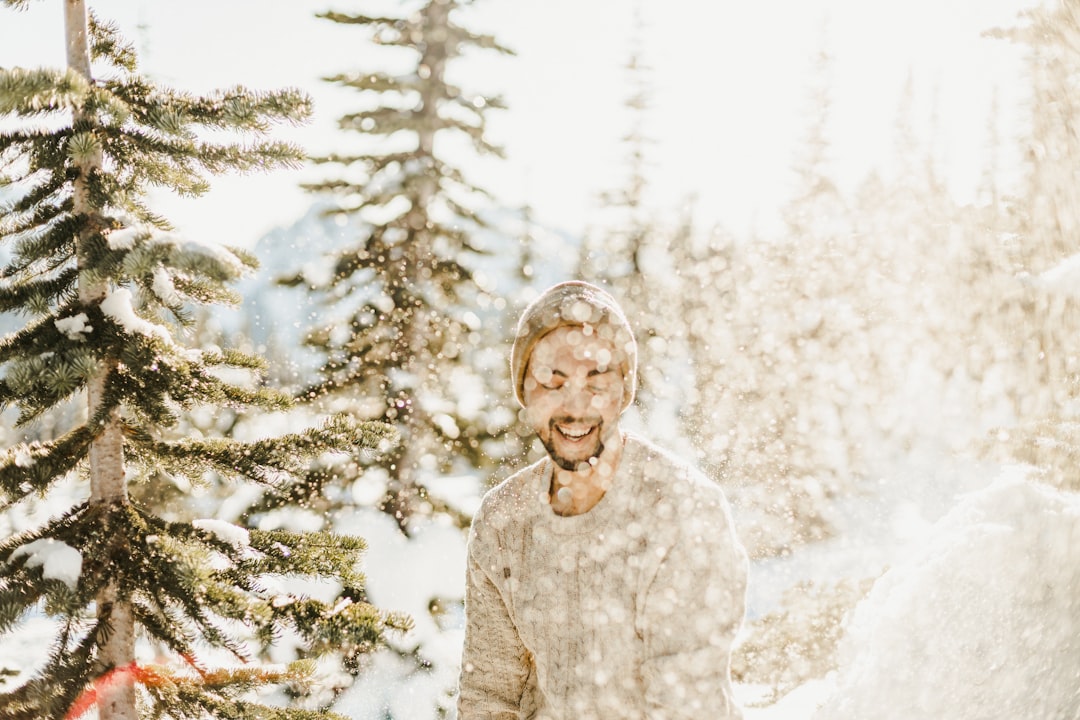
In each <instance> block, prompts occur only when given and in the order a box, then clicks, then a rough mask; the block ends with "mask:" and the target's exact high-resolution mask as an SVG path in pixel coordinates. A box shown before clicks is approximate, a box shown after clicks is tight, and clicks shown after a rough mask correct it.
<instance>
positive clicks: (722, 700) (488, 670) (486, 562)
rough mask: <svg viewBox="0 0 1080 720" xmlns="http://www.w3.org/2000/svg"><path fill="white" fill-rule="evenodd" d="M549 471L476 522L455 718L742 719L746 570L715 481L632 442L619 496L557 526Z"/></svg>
mask: <svg viewBox="0 0 1080 720" xmlns="http://www.w3.org/2000/svg"><path fill="white" fill-rule="evenodd" d="M551 471H552V464H551V461H550V460H548V459H547V458H545V459H543V460H541V461H540V462H538V463H536V464H535V465H532V466H530V467H528V468H526V469H525V470H522V471H521V472H519V473H517V474H515V475H514V476H513V477H510V478H509V479H507V480H506V481H505V482H503V483H502V484H500V485H499V486H497V487H495V488H493V489H492V490H491V491H490V492H489V493H488V494H487V495H486V496H485V497H484V501H483V503H482V505H481V508H480V511H479V512H478V513H477V515H476V518H475V519H474V520H473V526H472V531H471V534H470V539H469V559H468V571H467V572H468V576H467V586H466V596H465V612H466V630H465V648H464V653H463V656H462V671H461V683H460V695H459V699H458V718H459V720H509V719H511V718H513V719H515V720H517V719H518V718H523V719H524V718H528V719H532V720H618V719H620V718H638V719H643V718H649V719H650V720H652V719H654V718H656V719H659V718H696V719H701V718H705V719H708V720H722V719H724V718H740V717H742V714H741V712H740V711H739V709H738V707H737V706H736V705H735V704H734V702H733V700H732V697H731V682H730V676H729V675H730V674H729V665H730V656H731V643H732V640H733V638H734V636H735V633H736V632H737V630H738V629H739V626H740V624H741V622H742V618H743V611H744V608H745V595H746V571H747V561H746V554H745V552H744V551H743V548H742V546H741V545H740V544H739V541H738V539H737V538H736V536H735V532H734V529H733V527H732V523H731V516H730V513H729V510H728V506H727V502H726V501H725V499H724V496H723V493H722V492H721V491H720V489H719V487H718V486H717V485H716V484H715V483H713V482H711V481H709V480H708V479H706V478H705V477H704V476H702V475H701V474H700V473H699V472H697V471H696V470H694V469H692V468H690V467H689V466H688V465H686V464H685V463H684V462H682V461H680V460H678V459H677V458H675V457H673V456H671V455H669V454H667V453H666V452H664V451H663V450H660V449H659V448H656V447H655V446H652V445H649V444H647V443H645V442H644V441H642V440H640V439H638V438H635V437H634V436H629V437H628V439H627V442H626V447H625V449H624V451H623V456H622V460H621V462H620V464H619V469H618V471H617V473H616V480H615V483H614V485H613V486H612V487H611V489H609V490H608V491H607V493H606V494H605V495H604V497H603V498H602V499H601V500H600V502H599V503H597V505H596V506H595V507H593V508H592V509H591V510H590V511H589V512H587V513H584V514H582V515H575V516H570V517H561V516H558V515H556V514H555V513H554V512H552V510H551V507H550V506H549V505H548V504H547V501H546V500H545V495H546V492H547V489H548V487H549V484H550V481H551Z"/></svg>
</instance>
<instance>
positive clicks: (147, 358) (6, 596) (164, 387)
mask: <svg viewBox="0 0 1080 720" xmlns="http://www.w3.org/2000/svg"><path fill="white" fill-rule="evenodd" d="M26 2H27V0H4V4H5V5H7V6H8V7H16V8H18V7H19V6H21V5H25V4H26ZM64 7H65V11H64V12H65V28H66V37H65V36H63V35H61V33H60V32H59V29H58V33H57V35H58V37H57V39H58V41H59V40H61V39H64V40H66V45H67V49H68V67H67V68H66V69H60V70H56V69H31V70H28V69H20V68H2V69H0V114H2V115H3V116H6V117H8V118H10V119H13V120H14V121H15V122H16V129H14V130H5V131H4V132H3V133H0V167H3V168H4V172H5V175H6V177H7V180H8V181H9V183H10V184H12V186H13V187H14V188H15V190H16V191H17V192H16V194H15V199H14V200H12V201H11V202H9V203H8V204H7V205H5V206H4V207H3V208H2V209H0V241H2V242H4V243H5V244H6V245H9V246H11V247H12V249H13V254H12V257H11V260H10V261H9V262H8V263H7V265H6V266H5V267H4V268H3V270H2V271H0V311H20V312H22V313H24V314H25V315H26V316H28V320H27V322H26V325H25V326H24V327H23V328H22V329H21V330H19V331H17V332H15V333H13V334H11V335H9V336H6V337H5V338H3V339H2V340H0V407H5V408H7V407H16V408H18V410H19V411H20V413H19V419H18V422H19V423H20V425H22V426H29V425H30V424H32V423H34V422H35V421H36V420H37V419H38V418H41V417H43V416H45V415H47V414H48V413H49V412H50V411H51V410H52V409H53V408H55V407H56V406H58V405H59V404H61V403H63V402H65V401H66V400H69V399H71V398H78V397H82V398H83V399H84V401H85V407H86V412H85V415H84V421H83V422H82V423H81V424H78V425H77V426H75V427H72V428H71V429H70V430H69V431H67V432H66V433H64V434H62V435H61V436H59V437H57V438H55V439H54V440H51V441H47V442H31V443H21V444H18V445H16V446H14V447H9V448H7V449H6V450H4V451H3V452H2V453H0V507H2V508H3V509H5V510H6V511H7V512H18V510H19V507H20V504H22V503H24V502H26V501H27V499H29V498H32V497H53V498H56V499H57V502H58V504H59V503H63V505H62V506H61V507H59V508H58V509H57V512H58V514H57V515H55V516H54V517H53V518H52V519H50V520H48V521H47V522H45V523H43V524H42V525H40V526H38V527H35V528H32V529H29V530H27V531H25V532H21V533H19V534H17V535H16V536H14V537H8V538H5V539H4V540H3V542H2V543H0V633H5V634H6V633H9V632H13V631H18V630H19V628H20V624H21V623H22V621H23V620H24V619H25V618H26V617H27V614H28V613H33V612H40V611H44V612H45V613H47V614H48V615H49V616H50V617H52V618H53V619H54V620H55V632H54V634H53V639H52V643H51V646H50V647H49V648H48V652H47V656H44V654H43V657H42V658H40V662H36V661H34V664H33V665H32V666H28V667H27V668H25V669H24V672H23V674H22V675H21V676H20V677H19V679H18V682H19V683H20V684H19V685H18V686H17V687H14V688H13V689H11V690H8V691H6V692H3V693H2V694H0V717H4V718H54V719H56V720H59V719H60V718H64V717H68V716H70V717H76V716H79V715H81V714H83V713H84V712H85V711H86V710H87V709H88V708H89V706H90V704H92V703H96V704H97V710H98V717H100V718H102V720H121V719H122V720H135V718H138V717H172V718H205V717H221V718H254V717H260V718H304V717H320V718H321V717H327V715H326V714H323V713H317V712H313V711H312V712H309V711H304V710H299V709H291V708H285V707H268V706H266V705H264V704H263V703H262V702H260V700H259V697H258V695H257V694H255V693H253V692H252V691H254V690H257V689H258V688H260V687H262V686H265V685H267V684H272V683H302V682H305V681H306V680H307V678H308V677H310V675H311V673H312V671H313V669H314V664H313V663H312V662H311V661H307V662H303V663H298V664H295V665H293V666H290V667H278V668H274V667H268V666H263V665H260V664H258V663H249V664H244V663H245V661H247V660H248V659H249V658H250V657H251V656H252V655H253V654H254V652H255V651H256V650H257V649H258V648H259V646H260V645H265V644H270V643H273V642H274V640H275V638H277V637H279V636H280V635H281V634H282V633H286V632H289V633H295V634H296V635H297V636H299V637H300V638H301V642H303V643H305V644H307V645H308V647H309V648H310V650H311V652H312V653H315V654H317V653H318V652H319V651H320V649H323V648H327V647H334V648H338V647H341V646H343V645H346V646H348V645H351V646H358V647H369V648H370V647H373V646H375V645H376V644H378V643H379V642H380V640H381V639H382V637H383V633H384V631H385V630H386V629H387V628H388V627H396V626H406V625H407V620H406V619H404V618H399V617H395V616H393V615H385V614H383V613H381V612H379V611H377V610H376V609H375V608H374V607H372V606H371V605H370V604H368V603H367V602H366V601H365V599H364V589H363V579H362V577H361V576H360V574H359V573H358V570H357V557H358V554H359V552H360V551H361V550H362V548H363V542H362V540H360V539H359V538H353V537H343V536H334V535H331V534H325V533H314V534H298V533H289V532H279V531H273V532H257V531H251V532H247V531H243V530H241V529H239V528H237V527H235V526H233V525H230V524H228V523H226V522H223V521H221V520H218V519H215V518H209V519H204V520H201V521H199V520H196V521H194V522H171V521H166V520H165V519H163V518H161V517H160V516H158V515H156V514H155V512H154V509H153V508H152V507H149V506H146V505H144V504H140V503H138V502H136V501H135V500H134V499H133V498H132V496H131V495H130V494H129V492H128V488H129V485H130V484H131V483H133V482H137V481H139V480H140V479H142V478H145V477H147V476H148V475H149V474H151V473H164V474H167V475H170V476H172V477H175V478H177V479H178V480H182V481H183V482H187V483H191V484H193V485H198V484H199V483H200V481H201V480H202V479H203V478H204V477H205V476H206V475H207V474H216V475H217V476H221V477H225V478H232V479H234V480H237V481H239V482H244V481H251V482H255V483H258V484H259V485H260V486H261V487H262V488H263V490H264V492H266V493H268V494H280V493H286V492H288V487H289V485H290V483H291V482H292V480H293V479H294V477H295V476H296V474H297V473H299V472H300V471H301V470H302V469H303V465H304V464H305V462H306V460H305V459H306V458H307V457H308V456H311V455H313V454H319V453H324V452H328V451H342V450H344V449H346V448H351V447H352V446H353V445H356V444H359V445H363V446H366V447H373V446H375V445H376V444H378V443H379V442H380V441H381V440H383V439H384V438H385V437H386V433H384V432H381V431H379V430H378V428H376V427H375V426H367V425H362V424H358V423H356V422H354V421H352V420H349V419H347V418H334V419H331V420H329V421H327V422H326V423H325V424H324V425H323V426H321V427H316V428H310V429H306V430H302V431H298V432H296V433H295V434H292V435H288V436H285V437H277V438H267V439H263V440H258V441H253V442H247V443H240V442H230V441H227V440H206V439H203V438H200V437H195V436H191V437H174V436H172V435H170V429H171V428H173V427H174V425H175V424H176V422H177V419H178V416H179V414H180V413H181V412H183V411H184V410H185V409H188V408H192V407H195V406H200V405H209V406H236V407H239V406H258V407H270V408H273V407H279V408H280V407H285V406H287V405H288V402H289V401H288V398H286V397H283V396H281V395H280V394H278V393H275V392H272V391H269V390H266V389H261V388H259V387H258V386H257V384H256V383H255V382H254V381H252V382H250V383H247V382H243V381H233V380H231V379H230V378H234V377H235V376H236V373H237V372H240V373H245V372H249V373H250V372H257V371H258V370H259V366H260V362H259V360H258V358H254V357H250V356H245V355H243V354H241V353H238V352H234V351H230V350H220V349H208V348H200V347H188V346H185V345H183V344H182V336H183V330H182V328H183V325H184V323H185V322H186V321H187V320H188V318H189V313H190V308H191V307H193V306H195V305H199V304H204V303H212V302H221V301H233V300H235V298H234V297H233V294H232V293H231V291H230V290H229V289H228V288H227V287H226V285H225V283H227V282H229V281H231V280H233V279H235V278H236V277H237V276H239V275H240V273H242V272H243V271H245V270H246V269H247V268H250V267H252V266H253V265H254V263H255V261H254V258H252V257H250V256H248V255H247V254H246V253H244V252H242V251H240V250H233V249H226V248H223V247H220V246H216V245H213V244H205V243H200V242H196V241H192V240H181V239H179V238H177V237H175V236H172V235H170V234H169V233H168V232H167V231H168V230H169V225H168V223H167V221H166V220H165V219H164V218H162V217H160V216H159V215H157V214H156V213H155V212H154V211H153V210H152V208H151V207H150V206H149V204H148V203H147V201H146V191H147V190H148V189H149V188H151V187H164V188H168V189H171V190H172V191H175V192H177V193H180V194H184V195H197V194H199V193H201V192H203V191H204V190H205V189H206V188H207V180H206V179H205V178H206V176H207V175H208V174H215V173H220V172H223V171H229V170H236V171H248V170H255V169H263V168H267V167H273V166H281V165H289V164H292V163H296V162H298V161H299V160H300V159H301V153H300V151H299V150H298V149H297V148H295V147H293V146H290V145H288V144H284V143H279V142H275V141H272V140H270V139H268V138H267V137H266V133H267V132H268V131H269V130H270V128H271V127H272V126H273V125H274V124H276V123H281V122H296V121H300V120H302V119H304V118H305V116H306V115H307V114H308V113H309V111H310V108H309V101H308V99H307V98H306V96H304V95H303V94H302V93H300V92H297V91H294V90H285V91H281V92H269V93H256V92H251V91H247V90H245V89H243V88H240V87H236V88H233V89H230V90H226V91H222V92H218V93H215V94H212V95H208V96H203V97H196V96H192V95H190V94H188V93H185V92H179V91H175V90H171V89H168V88H165V87H162V86H160V85H158V84H156V83H154V82H151V81H150V80H148V79H147V78H146V77H144V76H142V75H140V74H139V72H138V68H137V65H136V58H135V54H134V52H133V50H132V49H131V48H130V46H128V45H127V44H126V43H125V42H124V41H123V39H122V38H121V37H120V35H119V33H118V31H117V30H116V28H115V27H113V26H111V25H108V24H103V23H100V22H98V21H96V20H95V19H94V18H93V16H92V15H90V14H89V13H88V10H87V7H86V4H85V3H84V2H83V1H82V0H68V1H67V2H65V3H64ZM5 22H12V20H11V19H7V20H5ZM211 132H212V133H213V137H214V138H218V137H222V135H221V133H231V134H232V137H233V138H236V140H235V141H232V142H230V141H227V140H217V139H208V136H209V135H210V134H211ZM68 497H72V498H74V499H72V500H70V501H69V502H67V503H64V498H68ZM281 576H311V577H320V578H326V579H329V580H331V581H336V582H337V583H339V584H340V587H341V592H340V593H339V594H338V597H335V598H331V599H330V600H329V601H325V602H324V601H320V600H316V599H313V598H309V597H303V596H295V595H293V594H291V593H290V592H289V591H288V590H283V589H281V588H280V583H276V582H275V581H274V580H273V578H274V577H281ZM275 587H277V588H278V589H276V590H275V589H274V588H275ZM214 653H217V654H216V655H215V654H214ZM221 653H225V654H226V655H230V654H231V656H234V658H235V659H236V660H238V661H239V662H236V661H235V660H234V661H231V662H228V663H227V664H226V663H224V661H223V658H222V657H221Z"/></svg>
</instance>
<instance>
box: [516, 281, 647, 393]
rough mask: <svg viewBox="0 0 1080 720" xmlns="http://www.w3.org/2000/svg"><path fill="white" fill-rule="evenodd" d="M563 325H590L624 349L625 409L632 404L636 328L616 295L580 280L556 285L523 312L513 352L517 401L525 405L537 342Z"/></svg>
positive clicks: (613, 343) (620, 348)
mask: <svg viewBox="0 0 1080 720" xmlns="http://www.w3.org/2000/svg"><path fill="white" fill-rule="evenodd" d="M563 325H572V326H578V327H590V328H592V330H593V331H594V332H596V333H597V335H598V336H599V337H601V338H604V339H605V340H608V341H609V342H611V344H612V345H614V346H615V349H616V351H621V355H622V362H621V363H620V367H621V369H622V375H623V404H622V409H623V410H625V409H626V408H628V407H630V403H631V402H633V400H634V392H635V390H636V387H637V342H636V341H635V340H634V331H633V330H632V329H631V328H630V323H629V322H627V320H626V315H624V314H623V311H622V309H621V308H620V307H619V304H618V303H617V302H616V301H615V298H613V297H612V296H611V295H609V294H608V293H607V292H605V291H603V290H601V289H600V288H598V287H596V286H595V285H591V284H589V283H587V282H582V281H580V280H571V281H569V282H563V283H559V284H558V285H553V286H552V287H550V288H548V289H547V290H545V291H544V292H543V293H541V295H540V297H538V298H536V299H535V300H533V301H532V302H531V303H530V304H529V306H528V307H526V308H525V311H524V312H523V313H522V314H521V320H520V321H519V322H518V328H517V336H516V337H515V338H514V347H513V349H512V350H511V351H510V372H511V376H512V377H513V380H514V395H515V396H516V397H517V401H518V402H519V403H521V405H522V407H524V405H525V369H526V367H528V365H529V356H530V355H532V351H533V348H534V347H535V346H536V343H537V342H539V341H540V338H542V337H544V336H545V335H547V334H548V333H549V332H551V331H552V330H555V329H556V328H559V327H562V326H563Z"/></svg>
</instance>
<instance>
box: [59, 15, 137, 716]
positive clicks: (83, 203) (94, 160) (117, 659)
mask: <svg viewBox="0 0 1080 720" xmlns="http://www.w3.org/2000/svg"><path fill="white" fill-rule="evenodd" d="M64 21H65V26H66V31H67V62H68V67H69V68H70V69H71V70H73V71H75V72H77V73H79V74H80V75H82V76H83V77H85V78H86V79H87V80H88V81H91V82H93V76H92V74H91V72H90V47H89V37H88V36H89V23H88V20H87V10H86V2H85V0H66V2H65V4H64ZM73 120H74V123H75V125H83V124H90V125H93V123H94V120H95V118H94V117H93V115H92V114H91V113H89V112H88V111H86V110H85V109H83V108H76V109H75V112H74V117H73ZM101 166H102V157H101V153H100V151H99V152H97V153H95V154H94V155H93V156H91V157H88V158H82V159H80V160H79V161H78V170H79V172H78V175H77V177H76V179H75V183H74V197H73V202H74V208H73V213H74V215H75V216H76V217H78V218H81V219H83V221H84V224H83V227H82V229H81V230H80V231H79V238H78V257H79V266H80V270H82V269H83V265H84V262H85V260H86V254H87V247H86V246H87V241H88V238H89V237H90V236H91V235H92V234H93V233H94V232H95V231H96V230H98V229H100V215H99V213H98V212H97V210H96V209H95V208H94V207H93V205H92V204H91V202H90V193H89V176H90V175H91V174H92V173H93V172H95V171H98V170H100V169H101ZM107 290H108V284H107V281H105V280H104V279H96V280H93V281H89V280H88V277H87V275H86V274H85V273H81V274H80V277H79V300H80V302H82V303H84V304H91V303H95V302H99V301H101V300H102V299H103V298H104V297H105V294H106V292H107ZM115 365H116V359H115V358H106V359H104V360H103V361H102V363H101V366H100V367H99V368H98V372H97V373H96V374H95V375H94V377H93V378H91V380H90V382H89V383H88V386H87V405H88V410H89V415H90V417H91V418H93V417H95V416H96V414H97V412H98V408H99V407H100V406H101V403H102V401H103V396H104V390H105V380H106V378H107V377H108V375H109V372H110V371H111V370H112V369H113V367H115ZM123 442H124V441H123V435H122V433H121V428H120V423H119V420H118V418H117V417H115V415H113V416H110V417H109V418H108V419H107V420H106V421H105V423H104V424H103V426H102V427H101V428H100V432H99V433H98V435H97V437H96V439H95V440H94V442H93V443H92V444H91V446H90V503H91V505H118V504H122V503H126V502H127V487H126V485H125V482H124V445H123ZM97 607H98V617H102V616H103V615H104V614H106V613H107V614H108V616H109V627H110V630H111V632H109V633H108V639H107V640H106V642H105V645H104V646H103V647H102V648H101V650H100V653H99V655H98V662H99V664H100V669H101V672H102V673H106V672H109V671H110V670H114V669H116V670H126V669H127V668H129V667H130V665H131V663H133V662H134V660H135V621H134V616H133V614H132V612H131V605H130V604H129V603H127V602H125V601H124V599H123V598H121V597H120V596H119V591H118V587H117V584H116V583H115V581H113V582H110V583H109V584H108V585H107V586H106V587H105V589H104V590H102V592H101V594H100V595H99V596H98V598H97ZM116 680H117V682H112V683H107V684H103V692H102V693H101V695H100V696H99V697H98V717H99V718H100V720H138V712H137V709H136V704H135V694H136V691H135V687H134V685H133V683H131V682H129V681H128V678H126V677H123V676H117V677H116ZM104 688H107V689H104Z"/></svg>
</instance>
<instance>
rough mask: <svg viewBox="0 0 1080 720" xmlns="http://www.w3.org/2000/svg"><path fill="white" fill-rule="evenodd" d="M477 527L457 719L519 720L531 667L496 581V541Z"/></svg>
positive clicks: (468, 574)
mask: <svg viewBox="0 0 1080 720" xmlns="http://www.w3.org/2000/svg"><path fill="white" fill-rule="evenodd" d="M477 521H478V522H481V519H480V518H479V517H478V518H477ZM478 522H474V525H473V529H472V531H471V533H470V538H469V549H468V565H467V570H466V578H465V583H466V584H465V646H464V649H463V652H462V658H461V677H460V682H459V694H458V715H457V716H458V720H517V719H518V718H519V717H520V710H521V703H522V695H523V694H524V691H525V687H526V683H527V681H528V679H529V672H530V668H531V662H530V658H529V653H528V651H527V650H526V649H525V646H524V645H523V644H522V642H521V638H520V637H519V636H518V632H517V629H516V628H515V626H514V623H513V620H512V618H511V616H510V612H509V610H508V608H507V605H506V601H505V599H504V598H503V595H502V593H501V592H500V590H499V588H498V586H497V585H496V584H495V582H493V580H492V576H493V575H494V574H495V573H496V572H502V569H501V568H500V567H498V566H497V565H498V563H497V562H496V561H497V559H498V552H497V545H496V541H495V539H494V538H493V537H491V536H490V535H488V534H487V533H484V532H479V531H478V530H477V524H478Z"/></svg>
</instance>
